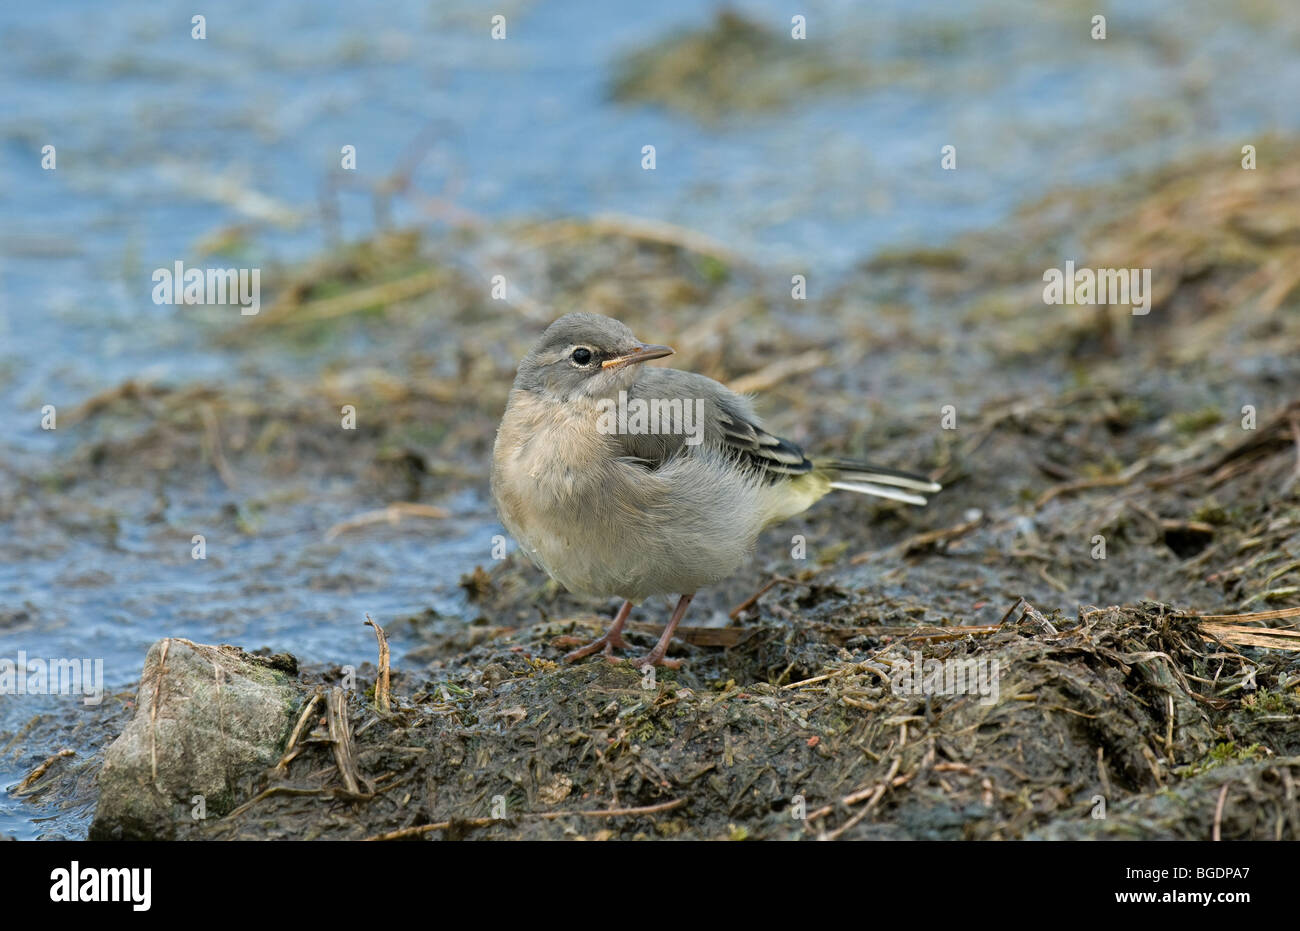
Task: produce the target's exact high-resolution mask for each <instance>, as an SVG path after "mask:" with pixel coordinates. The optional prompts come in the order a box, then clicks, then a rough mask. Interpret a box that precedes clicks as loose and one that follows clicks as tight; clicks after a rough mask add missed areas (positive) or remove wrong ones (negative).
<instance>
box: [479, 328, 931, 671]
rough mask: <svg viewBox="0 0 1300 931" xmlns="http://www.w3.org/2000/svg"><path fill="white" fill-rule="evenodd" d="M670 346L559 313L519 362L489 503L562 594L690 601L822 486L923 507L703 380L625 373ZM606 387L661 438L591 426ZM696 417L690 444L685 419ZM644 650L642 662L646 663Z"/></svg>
mask: <svg viewBox="0 0 1300 931" xmlns="http://www.w3.org/2000/svg"><path fill="white" fill-rule="evenodd" d="M671 351H672V350H670V349H668V348H667V347H659V346H647V345H646V344H644V343H641V342H640V341H639V340H637V339H636V337H635V336H634V335H633V334H632V331H631V330H629V329H628V328H627V327H626V326H624V325H623V324H622V323H619V322H618V321H617V320H612V319H610V318H608V317H602V316H599V315H596V314H567V315H565V316H563V317H561V318H560V319H558V320H557V321H555V322H554V323H553V324H551V326H550V327H548V328H547V330H546V332H545V333H544V334H543V335H542V337H541V339H540V340H539V341H538V343H537V344H536V345H535V346H534V348H533V350H532V351H531V352H529V354H528V355H527V356H526V357H525V358H524V360H523V361H522V362H521V363H520V366H519V372H518V375H517V377H516V379H515V383H514V386H513V388H512V389H511V391H510V399H509V402H508V404H507V406H506V412H505V415H504V417H503V418H502V421H501V427H500V429H499V430H498V433H497V440H496V445H495V448H494V450H493V467H492V494H493V497H494V499H495V501H496V503H497V507H498V510H499V512H500V514H501V519H502V522H503V523H504V524H505V526H506V529H507V530H509V531H510V533H511V534H512V535H513V536H514V537H515V539H516V540H517V541H519V543H520V545H521V546H522V548H523V550H524V551H525V552H526V553H527V554H528V555H529V557H530V558H531V559H532V560H533V561H534V562H535V563H537V565H538V566H540V567H541V568H542V569H544V570H545V571H546V572H548V573H549V574H550V575H551V576H552V577H554V578H555V579H556V580H557V581H558V582H560V583H561V584H562V585H564V586H565V587H566V588H568V589H570V590H572V591H576V592H581V593H584V594H589V595H596V596H609V595H618V596H620V597H622V598H624V599H626V600H627V601H629V602H639V601H641V600H643V599H644V598H646V597H648V596H650V595H657V594H669V593H686V594H688V595H689V594H690V593H694V592H695V591H697V590H698V589H700V588H702V587H704V586H706V585H709V584H712V583H714V582H716V581H718V580H720V579H722V578H724V577H725V576H727V575H730V574H731V573H732V572H733V571H735V570H736V568H738V567H739V566H740V565H742V564H743V563H744V562H745V561H746V560H747V559H748V558H749V557H750V555H751V554H752V552H753V548H754V544H755V541H756V540H757V538H758V535H759V533H760V532H762V530H763V529H764V528H765V527H767V526H769V525H771V524H774V523H777V522H779V521H782V520H785V519H787V518H789V517H791V516H793V515H795V514H798V513H799V512H800V511H803V510H804V509H806V508H807V507H808V506H810V505H811V504H812V503H813V502H814V501H816V500H817V499H819V498H821V497H822V496H823V495H825V494H826V493H828V492H829V491H831V490H832V489H844V490H848V491H856V492H861V493H865V494H872V495H878V496H881V497H887V498H894V499H897V500H901V501H908V502H911V503H915V504H924V503H925V499H924V498H923V497H921V495H920V494H918V492H935V491H938V490H939V486H938V485H936V484H934V483H933V482H930V481H929V480H928V479H925V478H923V477H920V476H916V475H911V474H908V473H905V472H899V471H896V470H892V469H882V468H877V467H874V466H871V465H869V464H866V463H860V462H850V461H843V460H834V459H812V458H810V457H808V456H807V455H806V454H805V453H804V451H803V450H802V449H800V448H799V447H798V446H797V445H795V444H794V443H791V442H789V441H788V440H784V439H781V438H780V437H777V436H774V435H773V434H771V433H769V432H767V431H766V430H765V429H764V428H763V425H762V422H761V420H760V419H759V418H758V416H757V415H756V414H755V413H754V410H753V408H752V406H751V404H750V402H749V401H748V400H747V399H745V398H742V397H740V396H739V395H737V394H735V393H734V392H732V391H730V390H728V389H727V388H726V387H725V386H723V385H720V384H718V383H717V382H716V381H713V380H712V379H710V378H706V377H705V376H703V375H697V374H694V373H691V372H683V371H678V370H675V369H667V368H650V367H645V366H643V365H642V364H640V363H641V362H643V361H647V360H649V359H654V358H660V357H662V356H664V355H667V354H669V353H670V352H671ZM620 392H626V396H625V398H626V400H627V401H628V402H632V401H635V400H642V401H645V402H647V403H648V402H658V403H659V404H660V405H661V406H662V408H663V409H664V410H666V411H670V412H671V416H670V418H669V419H670V422H669V424H668V425H667V426H668V428H669V429H668V430H667V432H664V431H663V430H661V431H660V432H654V433H629V432H617V431H611V430H608V429H601V428H600V426H599V425H600V423H601V421H600V418H601V416H602V413H603V412H607V411H608V410H609V407H610V405H611V403H613V402H615V401H616V400H617V399H618V398H619V396H620ZM673 402H680V403H678V404H674V403H673ZM697 402H699V403H698V404H697ZM687 404H690V405H691V406H690V407H689V408H687V407H686V405H687ZM696 410H699V412H700V413H701V414H702V417H701V421H700V423H699V424H690V426H694V427H696V428H697V431H698V432H697V433H696V436H698V439H699V441H698V442H692V441H688V436H687V433H686V430H685V428H686V427H687V426H688V424H687V423H686V422H685V419H686V417H688V416H689V414H690V413H694V412H695V411H696ZM605 423H608V421H605ZM661 426H662V425H661ZM693 439H694V437H692V440H693ZM688 600H689V599H684V600H683V605H679V612H678V614H680V613H682V612H683V611H684V607H683V606H684V604H685V603H686V602H687V601H688ZM625 614H626V612H622V613H621V614H620V620H619V621H618V623H616V625H615V628H614V629H613V630H612V631H611V633H612V634H613V635H614V636H617V629H618V628H619V627H621V624H622V621H621V618H622V617H624V616H625ZM678 614H675V615H674V618H675V619H677V618H678ZM674 624H675V621H674ZM671 626H673V625H670V628H669V630H668V631H667V632H666V633H665V636H664V638H663V639H662V640H661V644H660V646H661V647H663V648H666V646H667V637H668V635H669V634H671ZM656 650H657V651H658V656H655V655H654V654H652V657H651V660H652V661H661V660H662V650H660V648H658V647H657V648H656ZM580 652H581V651H580ZM607 652H608V648H607Z"/></svg>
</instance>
